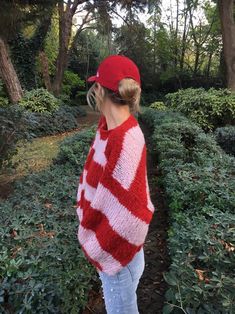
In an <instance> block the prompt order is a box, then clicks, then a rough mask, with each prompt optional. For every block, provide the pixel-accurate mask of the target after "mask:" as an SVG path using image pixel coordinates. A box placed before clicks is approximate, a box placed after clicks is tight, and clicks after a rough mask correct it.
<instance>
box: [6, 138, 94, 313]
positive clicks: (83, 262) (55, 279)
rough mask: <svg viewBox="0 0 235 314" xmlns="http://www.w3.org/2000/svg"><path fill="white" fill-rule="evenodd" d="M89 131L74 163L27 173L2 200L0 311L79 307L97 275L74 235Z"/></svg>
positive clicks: (56, 310) (71, 310)
mask: <svg viewBox="0 0 235 314" xmlns="http://www.w3.org/2000/svg"><path fill="white" fill-rule="evenodd" d="M88 133H89V135H87V133H86V132H83V133H82V132H81V133H80V135H79V139H80V140H81V145H80V149H77V150H76V152H77V153H78V156H79V158H80V163H77V165H76V167H74V165H73V164H72V163H69V162H68V163H66V164H60V165H59V164H55V165H51V166H50V168H48V169H47V170H44V171H42V172H40V173H37V174H32V175H30V176H28V177H25V178H24V179H21V180H19V181H17V182H15V183H14V191H15V192H14V194H13V195H12V196H11V197H9V199H8V200H7V201H5V202H3V203H1V227H0V247H1V253H0V270H1V271H0V312H1V313H6V314H10V313H80V311H82V309H83V308H84V306H85V304H87V299H88V291H89V290H90V288H91V280H96V279H97V280H98V276H97V273H96V271H95V269H94V267H93V266H92V265H90V263H88V261H87V259H86V258H85V256H84V254H83V252H82V250H81V248H80V246H79V242H78V240H77V235H76V233H77V225H78V219H77V216H76V189H77V179H78V177H79V175H80V174H81V171H82V168H83V165H84V162H85V157H86V154H87V153H88V149H89V143H90V142H91V138H90V136H91V133H90V132H88ZM92 136H93V135H92ZM77 140H78V136H75V137H73V138H71V139H70V143H73V141H75V142H77ZM62 146H64V147H65V146H66V145H65V144H62ZM74 146H76V143H74ZM68 148H69V147H68Z"/></svg>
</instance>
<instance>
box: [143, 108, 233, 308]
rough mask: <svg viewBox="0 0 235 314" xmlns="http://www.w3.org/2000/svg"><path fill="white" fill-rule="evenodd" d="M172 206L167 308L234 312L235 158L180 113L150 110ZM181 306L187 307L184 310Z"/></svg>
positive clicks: (146, 115) (154, 145) (148, 118)
mask: <svg viewBox="0 0 235 314" xmlns="http://www.w3.org/2000/svg"><path fill="white" fill-rule="evenodd" d="M141 118H142V119H144V120H145V121H146V123H149V125H150V128H151V129H152V132H153V134H152V150H153V153H154V154H156V156H157V162H158V166H159V170H160V178H159V183H160V184H161V185H162V186H163V188H164V190H165V193H166V199H167V202H168V207H169V211H170V223H171V226H170V229H169V231H168V235H169V238H168V248H169V253H170V256H171V260H172V263H171V266H170V269H169V272H167V273H165V274H164V277H165V280H166V282H167V283H168V284H169V289H168V290H167V293H166V300H167V302H168V303H169V304H167V305H165V307H164V313H170V312H173V313H182V309H183V310H184V311H185V312H186V313H232V310H234V306H235V279H234V268H235V254H234V250H235V193H234V191H235V173H234V169H235V159H234V158H233V157H231V156H229V155H228V154H226V153H225V152H224V151H223V150H222V149H221V148H220V146H219V145H217V143H216V141H215V139H214V138H213V137H212V136H210V135H206V134H205V133H204V132H203V131H202V129H200V128H199V127H198V126H197V125H195V124H194V123H193V122H190V121H189V120H187V119H186V118H185V117H184V116H180V114H179V113H176V112H157V111H155V110H154V109H151V108H148V109H145V110H144V112H143V113H142V116H141ZM179 308H182V309H179Z"/></svg>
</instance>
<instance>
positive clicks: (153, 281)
mask: <svg viewBox="0 0 235 314" xmlns="http://www.w3.org/2000/svg"><path fill="white" fill-rule="evenodd" d="M139 124H140V127H141V129H142V131H143V133H144V136H145V140H146V146H147V172H148V181H149V188H150V194H151V200H152V202H153V204H154V206H155V208H156V211H155V213H154V215H153V219H152V221H151V224H150V227H149V232H148V235H147V238H146V241H145V244H144V252H145V270H144V273H143V276H142V277H141V279H140V283H139V286H138V289H137V297H138V305H139V311H140V314H160V313H162V308H163V306H164V301H165V299H164V294H165V291H166V288H167V285H166V283H165V281H164V279H163V272H164V271H167V269H168V266H169V265H170V259H169V256H168V252H167V243H166V239H167V230H168V211H167V207H166V203H165V199H164V194H163V191H162V190H161V189H159V187H158V186H157V178H158V176H159V172H158V167H157V164H156V161H155V160H156V158H154V156H153V155H151V154H150V152H151V142H150V140H151V139H150V136H151V131H150V130H149V128H148V126H147V125H146V124H144V123H143V121H141V119H140V121H139ZM90 313H95V314H106V310H105V307H104V300H103V299H102V292H101V287H100V283H99V282H98V283H97V282H94V285H93V289H92V290H91V291H90V294H89V302H88V304H87V307H86V309H85V310H84V311H83V313H82V314H90Z"/></svg>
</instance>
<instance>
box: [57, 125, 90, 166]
mask: <svg viewBox="0 0 235 314" xmlns="http://www.w3.org/2000/svg"><path fill="white" fill-rule="evenodd" d="M95 129H96V125H94V126H93V127H91V128H89V130H88V131H87V132H86V133H80V132H79V133H77V134H75V135H74V136H71V137H68V138H66V139H64V140H63V142H62V143H60V149H59V153H58V155H57V157H56V158H55V159H54V160H53V163H54V164H59V165H65V164H66V163H69V164H70V165H73V167H74V168H77V167H80V166H81V164H83V160H84V158H86V155H87V152H86V151H83V150H82V148H83V147H84V146H85V145H87V144H88V145H89V146H90V145H91V139H93V137H94V135H95Z"/></svg>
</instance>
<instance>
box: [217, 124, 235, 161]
mask: <svg viewBox="0 0 235 314" xmlns="http://www.w3.org/2000/svg"><path fill="white" fill-rule="evenodd" d="M214 135H215V138H216V141H217V142H218V143H219V145H220V146H221V147H222V148H223V149H224V150H225V152H226V153H228V154H232V155H233V156H235V126H232V125H230V126H225V127H223V128H217V129H216V130H215V132H214Z"/></svg>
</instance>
